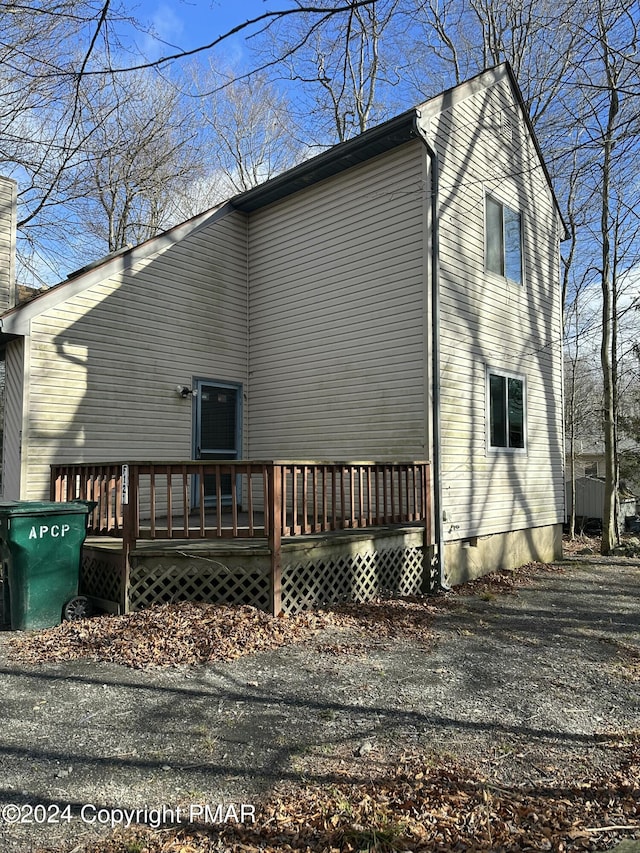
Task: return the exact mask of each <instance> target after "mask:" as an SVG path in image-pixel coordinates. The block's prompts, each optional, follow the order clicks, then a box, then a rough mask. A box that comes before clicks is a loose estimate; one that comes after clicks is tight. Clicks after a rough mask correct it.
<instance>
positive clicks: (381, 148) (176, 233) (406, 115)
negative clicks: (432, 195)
mask: <svg viewBox="0 0 640 853" xmlns="http://www.w3.org/2000/svg"><path fill="white" fill-rule="evenodd" d="M505 78H506V79H507V80H508V82H509V84H510V86H511V89H512V91H513V94H514V96H515V100H516V103H517V104H518V105H519V107H520V110H521V112H522V115H523V118H524V121H525V123H526V126H527V129H528V132H529V134H530V136H531V139H532V141H533V143H534V146H535V150H536V153H537V155H538V158H539V161H540V164H541V167H542V169H543V170H544V175H545V178H546V181H547V184H548V187H549V191H550V193H551V197H552V199H553V202H554V204H555V207H556V211H557V215H558V219H559V221H560V222H561V223H562V225H563V227H565V233H566V226H564V222H563V219H562V213H561V211H560V206H559V204H558V201H557V198H556V196H555V193H554V191H553V186H552V183H551V176H550V174H549V171H548V169H547V167H546V165H545V162H544V158H543V156H542V151H541V149H540V145H539V142H538V140H537V137H536V134H535V131H534V128H533V125H532V123H531V119H530V117H529V114H528V111H527V108H526V105H525V103H524V99H523V96H522V92H521V90H520V87H519V86H518V83H517V80H516V78H515V75H514V74H513V71H512V69H511V67H510V65H509V64H508V63H503V64H501V65H498V66H496V67H495V68H490V69H487V70H485V71H482V72H480V73H479V74H477V75H476V76H475V77H472V78H470V79H469V80H467V81H466V82H464V83H460V84H458V85H456V86H452V87H451V88H449V89H447V90H445V91H444V92H441V93H440V94H438V95H435V96H433V97H432V98H429V99H428V100H427V101H425V102H423V103H422V104H420V105H418V106H417V107H414V108H413V109H410V110H407V111H406V112H403V113H401V114H400V115H398V116H396V117H395V118H392V119H390V120H388V121H386V122H383V123H382V124H380V125H376V126H375V127H373V128H370V129H369V130H365V131H364V132H363V133H361V134H359V135H358V136H355V137H353V139H349V140H347V141H346V142H341V143H338V144H337V145H333V146H332V147H331V148H328V149H327V150H326V151H323V152H321V153H320V154H317V155H315V156H314V157H311V158H310V159H308V160H305V161H304V162H303V163H300V164H299V165H298V166H294V167H293V168H291V169H288V170H287V171H286V172H283V173H282V174H280V175H277V176H276V177H274V178H271V179H270V180H268V181H265V182H264V183H263V184H260V185H259V186H257V187H254V188H252V189H249V190H245V191H244V192H241V193H239V194H238V195H236V196H233V197H232V198H230V199H229V200H228V201H227V202H224V203H223V204H221V205H219V206H217V207H214V208H211V209H210V210H207V211H204V212H203V213H200V214H198V215H197V216H194V217H193V218H192V219H189V220H187V221H186V222H183V223H181V224H179V225H176V226H174V227H173V228H170V229H168V230H167V231H165V232H163V233H162V234H159V235H157V236H155V237H151V238H150V239H148V240H146V241H145V242H143V243H140V244H139V245H138V246H134V247H132V248H125V249H120V250H119V251H117V252H113V253H111V254H109V255H106V256H104V257H103V258H101V259H99V260H97V261H94V262H92V263H90V264H87V265H86V266H84V267H82V268H80V269H79V270H76V271H74V272H73V273H70V274H69V275H68V276H67V278H66V280H64V281H62V282H60V283H59V284H57V285H54V286H53V287H52V288H50V289H49V290H46V291H44V292H42V293H41V294H39V295H38V296H36V297H35V298H34V299H32V300H30V301H29V302H28V303H25V304H22V305H17V306H15V307H14V308H11V309H9V311H6V312H5V313H4V314H3V315H2V316H1V317H0V343H1V342H2V341H3V340H5V341H6V340H7V339H8V338H11V337H14V336H15V335H21V334H26V333H27V330H26V324H27V323H28V320H29V319H30V318H31V317H32V316H35V315H37V314H39V313H40V312H41V311H43V310H45V308H48V307H50V306H51V305H55V304H58V303H59V302H62V301H64V299H66V298H67V297H69V296H71V295H74V294H75V293H77V292H80V291H81V290H84V289H85V288H86V287H89V286H90V285H91V284H93V283H95V282H96V281H97V280H100V279H102V278H103V277H104V276H105V275H112V274H114V273H115V272H117V271H123V270H126V269H130V268H131V267H132V266H133V265H134V264H135V263H137V262H139V261H140V260H144V259H145V258H146V257H148V256H149V255H151V254H153V253H156V252H159V251H164V250H166V249H167V248H169V247H170V246H171V245H173V244H174V243H176V242H178V241H179V240H182V239H184V238H185V237H187V236H189V235H190V234H192V233H194V232H195V231H197V230H199V229H200V228H203V227H205V226H207V225H209V224H210V223H211V222H212V221H214V220H215V219H216V218H218V217H221V216H224V215H226V214H228V213H229V212H231V211H232V210H239V211H242V212H245V213H251V212H253V211H255V210H258V209H259V208H261V207H266V206H268V205H270V204H273V203H274V202H276V201H279V200H280V199H283V198H286V197H287V196H289V195H292V194H294V193H296V192H299V191H300V190H303V189H305V188H307V187H310V186H312V185H314V184H316V183H319V182H320V181H323V180H325V179H327V178H329V177H332V176H334V175H337V174H339V173H340V172H343V171H345V170H346V169H350V168H352V167H353V166H356V165H358V164H359V163H364V162H366V161H367V160H370V159H371V158H373V157H377V156H378V155H379V154H383V153H384V152H386V151H390V150H392V149H393V148H396V147H398V146H400V145H403V144H405V143H407V142H409V141H411V140H413V139H419V138H420V137H421V135H422V133H421V129H420V128H419V126H418V122H419V119H420V118H421V117H422V116H425V115H429V114H434V113H437V112H439V111H442V110H445V109H447V108H449V107H451V106H453V105H454V104H455V103H458V102H460V101H461V100H464V99H465V98H467V97H469V96H470V95H473V94H475V93H476V92H479V91H481V90H483V89H486V88H488V87H490V86H492V85H495V84H496V83H498V82H499V81H501V80H503V79H505Z"/></svg>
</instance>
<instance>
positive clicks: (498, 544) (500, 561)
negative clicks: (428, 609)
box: [444, 524, 562, 586]
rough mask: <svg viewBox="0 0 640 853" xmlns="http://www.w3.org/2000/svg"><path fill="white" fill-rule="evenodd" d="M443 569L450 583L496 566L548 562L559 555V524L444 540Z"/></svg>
mask: <svg viewBox="0 0 640 853" xmlns="http://www.w3.org/2000/svg"><path fill="white" fill-rule="evenodd" d="M444 554H445V573H446V578H447V583H448V584H449V585H450V586H454V585H455V584H460V583H465V582H466V581H469V580H473V579H474V578H478V577H481V576H482V575H486V574H488V573H489V572H493V571H497V570H499V569H516V568H518V567H519V566H524V565H526V564H527V563H533V562H541V563H548V562H551V561H552V560H559V559H560V558H561V557H562V525H561V524H552V525H548V526H546V527H532V528H529V529H527V530H510V531H507V532H505V533H494V534H493V535H491V536H477V537H472V538H470V539H461V540H457V541H455V542H447V543H446V545H445V552H444Z"/></svg>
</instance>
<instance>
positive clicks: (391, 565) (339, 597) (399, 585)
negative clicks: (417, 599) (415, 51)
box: [282, 546, 426, 613]
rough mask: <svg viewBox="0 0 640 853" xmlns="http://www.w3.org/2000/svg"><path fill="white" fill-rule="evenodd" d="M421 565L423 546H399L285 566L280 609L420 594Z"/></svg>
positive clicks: (297, 609)
mask: <svg viewBox="0 0 640 853" xmlns="http://www.w3.org/2000/svg"><path fill="white" fill-rule="evenodd" d="M424 562H426V561H425V559H424V551H423V549H422V547H402V546H400V547H395V548H389V549H383V550H366V551H362V552H359V553H353V554H349V553H346V554H344V555H340V556H334V557H330V558H329V559H325V560H321V559H317V558H316V559H314V560H313V561H309V562H299V563H298V562H297V563H289V564H285V565H284V566H283V569H282V609H283V610H284V612H285V613H298V612H299V611H301V610H308V609H310V608H314V607H322V606H326V605H329V604H337V603H341V602H347V601H353V602H363V601H371V600H372V599H374V598H376V597H377V596H379V595H413V594H416V593H419V592H420V591H421V588H422V583H423V563H424Z"/></svg>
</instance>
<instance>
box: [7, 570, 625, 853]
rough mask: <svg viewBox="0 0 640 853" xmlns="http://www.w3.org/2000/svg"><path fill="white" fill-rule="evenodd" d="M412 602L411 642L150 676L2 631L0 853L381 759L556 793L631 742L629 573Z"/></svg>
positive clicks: (354, 772) (254, 798) (353, 642)
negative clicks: (49, 655) (451, 766)
mask: <svg viewBox="0 0 640 853" xmlns="http://www.w3.org/2000/svg"><path fill="white" fill-rule="evenodd" d="M426 606H428V607H432V609H433V619H432V622H431V626H430V629H429V630H428V631H425V629H424V627H422V626H421V627H420V628H419V629H418V628H416V631H415V632H414V633H413V634H412V633H411V631H407V632H405V633H403V634H402V635H401V636H399V637H391V638H390V637H384V636H380V637H376V636H375V632H374V633H373V635H372V633H371V632H369V633H368V634H366V635H364V634H361V633H359V632H358V630H357V629H355V628H349V629H345V628H339V627H330V628H325V629H323V630H322V631H320V632H319V633H317V634H316V635H314V636H313V637H312V638H311V639H307V640H305V641H304V642H301V643H297V644H294V645H289V646H284V647H281V648H279V649H276V650H272V651H266V652H260V653H258V654H253V655H248V656H245V657H241V658H238V659H237V660H235V661H232V662H229V663H216V664H208V665H203V666H198V667H181V668H176V669H155V670H148V671H137V670H131V669H128V668H125V667H122V666H118V665H115V664H105V663H96V662H95V661H91V660H80V661H67V662H62V663H45V664H37V665H34V664H28V665H27V664H25V663H23V662H21V661H20V660H16V659H15V658H13V657H12V656H11V655H10V654H9V651H10V650H9V648H8V641H9V640H10V636H11V635H9V634H3V635H0V681H1V685H2V692H1V697H2V698H1V700H0V702H1V714H2V730H1V732H0V755H1V767H2V772H1V776H0V807H5V809H4V812H3V813H4V815H5V818H8V819H9V821H11V820H13V818H14V817H19V818H20V821H21V822H9V821H8V820H4V821H0V850H2V851H7V853H10V851H12V852H13V853H23V851H25V853H26V851H33V850H35V849H36V848H37V846H38V845H40V844H49V845H53V844H58V843H60V844H62V843H64V844H66V848H65V849H66V850H70V849H71V848H72V847H73V846H74V845H80V844H81V843H82V842H83V841H84V840H86V839H88V838H91V837H93V836H94V835H96V834H97V833H98V834H99V833H107V832H109V831H110V827H109V822H110V821H111V820H114V821H115V822H117V821H119V820H120V819H121V813H120V811H118V810H122V809H143V810H144V809H146V810H147V812H146V814H142V815H141V817H142V822H145V819H146V822H147V823H149V824H153V823H154V821H155V819H156V817H157V813H156V812H155V811H153V810H154V809H159V810H162V809H163V808H164V809H165V811H166V810H173V811H174V812H176V810H178V809H180V817H189V816H190V817H193V815H194V814H195V812H193V810H194V809H196V810H197V809H201V808H203V806H205V805H208V806H209V807H210V811H209V812H198V813H197V814H198V815H199V816H200V818H201V819H202V820H203V821H205V822H206V821H207V820H209V819H212V815H214V814H215V809H216V807H217V806H218V805H219V804H223V806H224V808H225V809H227V808H228V807H229V805H232V807H233V809H237V810H238V812H239V810H240V808H241V807H242V806H244V807H245V812H244V815H245V817H247V818H248V819H250V818H251V817H252V815H253V813H254V812H253V811H252V810H255V817H256V821H257V822H259V821H260V802H261V800H262V799H263V798H265V797H267V796H268V795H269V794H270V792H271V791H272V790H273V788H274V785H279V786H280V789H282V785H284V786H285V787H286V786H294V785H295V784H297V783H299V782H300V781H301V780H305V781H310V782H321V783H327V784H329V783H331V782H332V780H334V779H335V778H336V776H335V774H336V773H337V772H340V773H341V774H342V776H341V778H344V774H345V772H347V773H348V774H349V777H350V778H351V779H353V780H354V781H356V782H357V781H358V780H359V779H365V778H367V777H368V775H369V774H370V773H371V768H372V767H373V766H374V765H379V764H380V762H384V761H393V760H394V756H397V755H398V752H399V751H407V750H414V751H415V750H419V751H420V752H421V753H423V754H424V755H425V756H427V757H430V758H431V759H432V760H433V761H434V762H438V761H440V760H442V759H445V760H447V759H453V760H457V761H463V762H465V763H466V764H468V765H469V766H473V767H474V768H477V769H478V771H479V772H481V773H482V774H484V775H485V776H486V777H487V778H489V779H491V780H492V782H494V783H495V784H496V785H524V784H539V783H541V782H545V781H550V780H552V781H553V782H554V783H555V784H557V785H563V784H565V785H568V784H571V783H573V782H575V781H576V780H581V779H582V780H584V779H585V778H589V775H590V774H596V775H597V774H600V773H604V772H606V771H607V770H608V769H609V768H614V767H615V766H616V762H617V761H618V760H619V756H618V752H617V750H616V749H615V748H612V739H613V740H615V739H616V738H618V739H619V738H620V737H625V736H627V735H630V736H631V735H634V736H636V737H637V735H638V732H639V730H640V680H639V679H640V563H639V562H638V560H632V559H628V558H609V559H607V560H603V559H602V558H598V557H579V558H573V559H572V560H570V561H566V562H565V563H564V564H562V566H560V567H557V568H553V567H549V568H547V569H545V570H541V571H540V572H539V573H536V574H534V575H533V578H532V579H531V580H529V581H528V582H527V583H526V584H524V585H516V587H515V588H514V589H513V590H511V591H508V590H507V591H506V592H501V587H500V585H498V586H495V585H494V586H492V585H491V584H489V585H487V586H486V587H483V586H476V587H475V588H474V592H473V594H461V593H454V594H451V595H447V596H446V597H445V599H444V600H443V601H441V602H438V603H436V604H435V605H433V604H428V605H426ZM36 804H39V806H40V808H39V809H35V808H32V807H35V805H36ZM7 806H15V808H11V807H10V808H9V810H8V811H7V809H6V807H7ZM67 806H69V808H67ZM190 810H192V811H191V812H190ZM166 813H167V814H170V811H169V812H166ZM220 814H221V812H220V811H218V818H219V817H220ZM139 817H140V815H139ZM44 818H46V821H47V822H46V823H44V824H43V823H41V822H40V821H42V820H43V819H44ZM123 819H125V820H126V817H125V818H123Z"/></svg>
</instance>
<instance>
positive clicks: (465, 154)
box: [430, 77, 564, 540]
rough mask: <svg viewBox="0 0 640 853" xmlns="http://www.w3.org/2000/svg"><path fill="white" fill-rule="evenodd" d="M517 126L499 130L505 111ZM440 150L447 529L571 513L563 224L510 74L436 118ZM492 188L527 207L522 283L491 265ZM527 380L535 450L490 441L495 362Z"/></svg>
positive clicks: (450, 535)
mask: <svg viewBox="0 0 640 853" xmlns="http://www.w3.org/2000/svg"><path fill="white" fill-rule="evenodd" d="M503 115H507V116H508V117H509V118H510V123H511V137H510V136H509V135H507V136H505V135H503V134H502V132H501V117H502V116H503ZM430 132H431V134H432V136H433V138H434V140H435V144H436V147H437V149H438V153H439V157H440V203H441V211H442V213H441V220H440V273H441V335H440V340H441V347H442V441H443V508H444V511H445V513H446V519H445V524H444V531H445V536H446V538H447V539H449V540H452V539H461V538H466V537H471V536H477V535H485V534H489V533H497V532H501V531H507V530H517V529H523V528H527V527H531V526H542V525H546V524H556V523H558V522H561V521H562V520H563V517H564V503H563V500H564V497H563V453H562V379H561V360H560V351H561V350H560V341H561V319H560V293H559V282H558V267H557V240H558V227H557V225H558V223H557V219H556V212H555V208H554V205H553V201H552V197H551V193H550V192H549V189H548V185H547V182H546V179H545V176H544V172H543V169H542V168H541V166H540V164H539V160H538V158H537V154H536V152H535V149H534V146H533V143H532V141H531V140H530V138H529V136H528V131H527V127H526V124H525V122H524V120H523V118H522V116H521V115H520V113H519V110H518V107H517V106H516V103H515V100H514V97H513V93H512V90H511V87H510V85H509V83H508V80H507V79H506V77H505V78H504V79H503V80H502V81H501V82H499V83H497V84H496V85H495V86H493V87H490V88H488V89H486V90H484V91H481V92H477V93H475V94H473V95H471V96H469V97H467V98H464V99H462V100H461V101H460V102H459V103H455V104H454V105H453V106H452V107H451V108H450V109H448V110H446V111H445V112H442V113H439V114H437V115H435V116H433V117H432V118H431V125H430ZM485 192H489V193H490V194H492V195H495V197H497V198H498V199H499V200H501V201H502V202H503V203H506V204H507V205H509V206H510V207H511V208H512V209H515V210H519V211H520V212H521V214H522V228H523V233H524V282H523V284H522V285H518V284H515V283H513V282H509V281H507V280H506V279H504V278H502V277H500V276H496V275H493V274H491V273H487V272H485V268H484V253H485V232H484V216H485ZM490 368H493V369H495V370H496V371H497V372H502V373H507V374H516V375H518V376H521V377H523V378H524V380H525V383H526V429H527V446H526V452H525V453H522V452H513V451H505V450H502V449H500V450H497V449H491V448H489V447H488V446H487V445H488V436H487V399H486V382H487V370H488V369H490Z"/></svg>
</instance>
